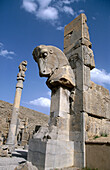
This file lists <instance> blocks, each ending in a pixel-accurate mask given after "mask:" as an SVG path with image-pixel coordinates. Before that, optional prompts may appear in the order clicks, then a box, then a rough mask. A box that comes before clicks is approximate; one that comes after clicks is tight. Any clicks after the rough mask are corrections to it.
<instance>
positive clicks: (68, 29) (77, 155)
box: [64, 14, 95, 168]
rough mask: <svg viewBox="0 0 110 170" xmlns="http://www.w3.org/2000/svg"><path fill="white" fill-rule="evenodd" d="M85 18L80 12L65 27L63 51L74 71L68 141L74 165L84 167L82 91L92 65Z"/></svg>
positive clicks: (85, 85)
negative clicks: (71, 148)
mask: <svg viewBox="0 0 110 170" xmlns="http://www.w3.org/2000/svg"><path fill="white" fill-rule="evenodd" d="M86 21H87V18H86V16H85V14H80V15H79V16H78V17H77V18H75V19H74V20H73V21H72V22H71V23H69V24H68V25H67V26H65V30H64V53H65V55H66V57H67V58H68V60H69V62H70V65H71V67H72V69H73V72H74V74H75V80H76V86H75V88H74V92H73V94H72V93H71V108H70V109H71V113H70V114H71V119H70V120H71V122H70V140H72V141H74V166H75V167H80V168H82V167H85V113H84V95H83V94H84V92H85V91H88V89H89V88H90V86H91V82H90V70H91V69H92V68H94V67H95V63H94V56H93V51H92V50H91V42H90V38H89V32H88V26H87V24H86Z"/></svg>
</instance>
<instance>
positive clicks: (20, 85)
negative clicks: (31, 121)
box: [7, 61, 27, 145]
mask: <svg viewBox="0 0 110 170" xmlns="http://www.w3.org/2000/svg"><path fill="white" fill-rule="evenodd" d="M26 66H27V61H22V62H21V63H20V65H19V73H18V75H17V84H16V93H15V99H14V104H13V111H12V118H11V123H10V128H9V133H8V139H7V145H14V144H15V137H16V132H17V119H18V112H19V106H20V100H21V93H22V89H23V82H24V80H25V79H24V77H25V71H26V70H27V68H26Z"/></svg>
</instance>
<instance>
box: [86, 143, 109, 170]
mask: <svg viewBox="0 0 110 170" xmlns="http://www.w3.org/2000/svg"><path fill="white" fill-rule="evenodd" d="M86 167H88V168H90V169H96V168H97V169H99V170H109V169H110V143H105V142H98V143H97V142H94V143H86Z"/></svg>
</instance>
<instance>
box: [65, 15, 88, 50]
mask: <svg viewBox="0 0 110 170" xmlns="http://www.w3.org/2000/svg"><path fill="white" fill-rule="evenodd" d="M86 21H87V18H86V16H85V14H80V15H79V16H78V17H77V18H75V19H74V20H73V21H72V22H71V23H69V24H68V25H67V26H65V30H64V37H65V38H64V53H67V52H68V51H69V50H70V49H76V48H78V47H80V46H81V45H86V46H89V47H91V43H90V41H89V40H90V38H89V32H88V26H87V24H86Z"/></svg>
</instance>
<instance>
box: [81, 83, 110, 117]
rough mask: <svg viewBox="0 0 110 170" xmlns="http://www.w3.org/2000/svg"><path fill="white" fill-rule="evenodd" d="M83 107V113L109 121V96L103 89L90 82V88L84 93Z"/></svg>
mask: <svg viewBox="0 0 110 170" xmlns="http://www.w3.org/2000/svg"><path fill="white" fill-rule="evenodd" d="M83 105H84V111H85V112H87V113H90V114H92V115H95V116H99V117H102V118H107V119H110V94H109V91H108V90H107V89H105V88H104V87H102V86H100V85H97V84H95V83H93V82H91V88H90V89H89V90H88V91H85V92H84V98H83Z"/></svg>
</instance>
